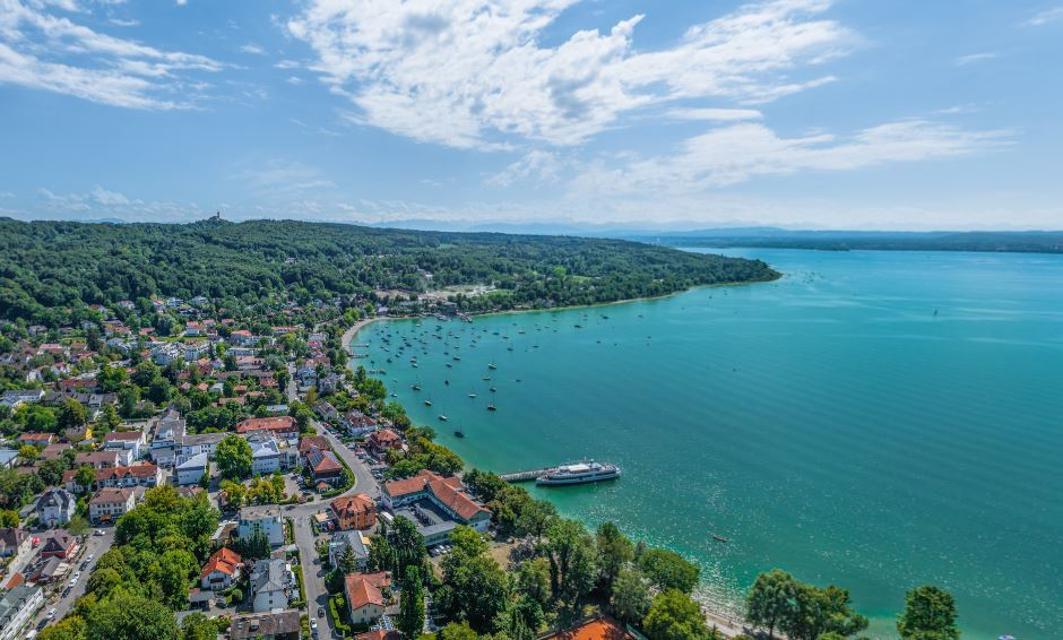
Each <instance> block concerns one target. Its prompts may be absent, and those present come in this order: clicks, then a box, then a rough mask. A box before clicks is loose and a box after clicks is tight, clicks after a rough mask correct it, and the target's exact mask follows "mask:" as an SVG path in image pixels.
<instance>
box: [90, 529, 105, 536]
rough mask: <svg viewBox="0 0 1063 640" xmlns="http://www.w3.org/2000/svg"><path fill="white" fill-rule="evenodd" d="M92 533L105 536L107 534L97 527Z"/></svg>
mask: <svg viewBox="0 0 1063 640" xmlns="http://www.w3.org/2000/svg"><path fill="white" fill-rule="evenodd" d="M92 535H94V536H105V535H107V534H106V533H104V532H103V529H97V530H95V531H93V532H92Z"/></svg>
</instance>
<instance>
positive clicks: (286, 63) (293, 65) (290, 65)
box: [273, 60, 303, 69]
mask: <svg viewBox="0 0 1063 640" xmlns="http://www.w3.org/2000/svg"><path fill="white" fill-rule="evenodd" d="M273 66H274V67H276V68H277V69H299V68H301V67H302V66H303V65H301V64H299V63H298V62H296V61H295V60H281V61H280V62H278V63H277V64H275V65H273Z"/></svg>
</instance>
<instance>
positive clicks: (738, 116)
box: [665, 108, 764, 122]
mask: <svg viewBox="0 0 1063 640" xmlns="http://www.w3.org/2000/svg"><path fill="white" fill-rule="evenodd" d="M665 115H666V116H668V117H669V118H674V119H676V120H708V121H715V122H735V121H739V120H760V119H761V118H762V117H764V116H763V114H762V113H761V112H759V111H757V110H756V109H703V108H693V109H669V110H668V111H667V112H666V113H665Z"/></svg>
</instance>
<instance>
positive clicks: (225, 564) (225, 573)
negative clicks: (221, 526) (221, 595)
mask: <svg viewBox="0 0 1063 640" xmlns="http://www.w3.org/2000/svg"><path fill="white" fill-rule="evenodd" d="M243 567H244V561H243V558H241V557H240V554H238V553H236V552H235V551H233V550H232V549H229V548H228V547H222V548H221V549H218V550H217V551H215V552H214V554H213V555H211V556H210V558H208V559H207V562H206V564H204V565H203V570H202V571H200V572H199V586H200V588H201V589H203V590H208V591H221V590H222V589H228V588H229V587H231V586H232V585H233V584H234V583H235V582H236V581H237V580H239V579H240V571H241V570H242V569H243Z"/></svg>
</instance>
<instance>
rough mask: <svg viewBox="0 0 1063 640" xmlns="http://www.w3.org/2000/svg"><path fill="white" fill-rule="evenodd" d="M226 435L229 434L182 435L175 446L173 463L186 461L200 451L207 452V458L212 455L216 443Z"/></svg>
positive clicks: (216, 446) (216, 445)
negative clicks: (174, 460) (174, 461)
mask: <svg viewBox="0 0 1063 640" xmlns="http://www.w3.org/2000/svg"><path fill="white" fill-rule="evenodd" d="M227 435H229V434H227V433H223V432H219V433H196V434H192V435H187V434H185V435H182V436H181V439H180V441H179V442H178V443H177V447H176V451H177V453H176V463H175V464H181V463H183V462H186V461H188V460H189V459H190V458H194V457H195V456H198V455H199V454H201V453H205V454H207V457H208V458H209V457H212V456H213V455H214V451H215V450H217V448H218V443H219V442H221V441H222V440H224V439H225V436H227Z"/></svg>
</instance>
